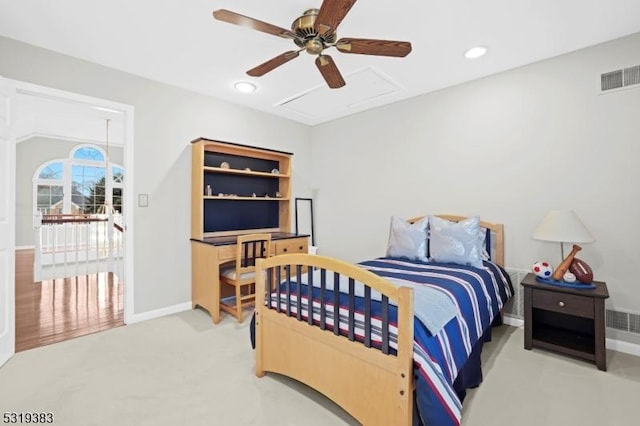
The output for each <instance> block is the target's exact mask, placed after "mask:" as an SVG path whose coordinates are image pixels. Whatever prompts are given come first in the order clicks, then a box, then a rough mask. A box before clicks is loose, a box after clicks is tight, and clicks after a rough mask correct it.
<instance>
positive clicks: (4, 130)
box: [0, 76, 16, 367]
mask: <svg viewBox="0 0 640 426" xmlns="http://www.w3.org/2000/svg"><path fill="white" fill-rule="evenodd" d="M0 94H1V95H2V96H0V132H1V134H0V138H1V139H2V141H1V142H0V144H1V146H0V156H2V158H1V159H0V160H2V161H0V162H1V163H2V167H3V173H1V175H0V180H1V181H0V185H1V186H0V193H2V194H3V200H0V237H1V238H2V240H0V367H2V366H3V365H4V364H5V363H6V362H7V361H8V360H10V359H11V357H12V356H13V355H14V353H15V348H16V345H15V340H16V339H15V337H16V336H15V335H16V333H15V332H16V326H15V298H16V296H15V276H16V275H15V246H16V245H15V230H16V227H15V222H16V221H15V217H16V215H15V190H16V188H15V179H16V178H15V176H16V160H15V158H16V146H15V136H14V134H13V121H14V120H13V110H14V108H15V105H14V104H15V98H16V91H15V87H14V84H13V82H12V81H8V79H6V78H3V77H2V76H0Z"/></svg>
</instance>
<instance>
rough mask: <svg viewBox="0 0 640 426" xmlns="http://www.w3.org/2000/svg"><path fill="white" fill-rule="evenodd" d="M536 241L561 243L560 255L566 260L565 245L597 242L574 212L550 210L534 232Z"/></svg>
mask: <svg viewBox="0 0 640 426" xmlns="http://www.w3.org/2000/svg"><path fill="white" fill-rule="evenodd" d="M532 237H533V238H534V239H536V240H542V241H554V242H559V243H560V253H561V255H562V257H561V258H560V259H564V243H591V242H593V241H595V239H594V238H593V235H591V232H589V230H588V229H587V228H586V226H584V224H583V223H582V221H581V220H580V218H579V217H578V215H577V214H576V213H575V212H574V211H573V210H550V211H549V212H548V213H547V215H546V216H545V217H544V219H542V222H540V225H538V227H537V228H536V230H535V231H534V233H533V235H532Z"/></svg>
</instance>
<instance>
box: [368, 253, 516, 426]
mask: <svg viewBox="0 0 640 426" xmlns="http://www.w3.org/2000/svg"><path fill="white" fill-rule="evenodd" d="M360 265H361V266H363V267H365V268H366V269H369V270H371V271H372V272H374V273H376V274H378V275H381V276H383V277H389V278H402V279H408V280H411V281H414V282H415V283H417V284H422V285H429V286H431V287H434V288H437V289H438V290H440V291H442V292H443V293H444V294H447V295H448V296H449V297H450V298H451V299H452V300H453V301H454V303H455V304H456V306H457V307H458V313H457V315H456V316H455V317H454V318H453V319H452V320H451V321H449V322H448V323H447V324H446V325H445V326H444V328H442V329H441V330H440V332H438V333H437V334H434V335H432V334H431V333H430V332H429V331H428V329H427V328H426V327H425V326H424V324H422V322H421V321H419V320H417V319H416V321H415V323H414V355H413V359H414V365H415V367H414V371H415V373H416V405H417V412H418V416H419V418H418V419H414V423H417V424H424V425H435V426H446V425H459V424H460V419H461V411H462V402H461V401H460V399H459V398H458V396H457V394H456V392H455V390H454V388H453V382H454V381H455V379H456V377H457V376H458V373H459V372H460V370H461V369H462V367H463V366H464V365H465V362H466V361H467V359H468V358H469V355H470V354H471V351H472V350H473V348H474V347H475V345H476V343H478V341H479V340H480V339H481V337H482V336H483V334H484V333H485V331H486V330H487V329H488V328H489V327H490V326H491V323H492V322H493V320H494V319H495V318H496V316H498V315H499V314H500V310H501V309H502V307H503V306H504V303H505V302H506V301H507V300H508V299H509V298H510V297H511V296H512V295H513V287H512V285H511V281H510V280H509V276H508V275H507V274H506V273H505V272H504V270H502V269H501V268H499V267H498V266H497V265H495V264H493V263H491V262H486V261H485V262H484V267H483V268H474V267H471V266H461V265H453V264H444V263H423V262H419V261H409V260H406V259H394V258H380V259H375V260H371V261H366V262H362V263H361V264H360ZM403 271H404V272H403ZM416 272H419V273H418V274H416ZM416 421H417V422H416Z"/></svg>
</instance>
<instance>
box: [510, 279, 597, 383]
mask: <svg viewBox="0 0 640 426" xmlns="http://www.w3.org/2000/svg"><path fill="white" fill-rule="evenodd" d="M593 283H594V284H595V285H596V288H594V289H585V290H582V289H573V288H566V287H560V286H554V285H551V284H543V283H540V282H538V281H536V276H535V275H534V274H527V276H526V277H525V278H524V279H523V280H522V282H521V283H520V284H521V285H522V286H524V348H525V349H531V348H534V347H536V348H543V349H548V350H552V351H555V352H559V353H562V354H566V355H570V356H573V357H577V358H582V359H586V360H589V361H592V362H595V364H596V365H597V366H598V368H599V369H600V370H603V371H606V370H607V355H606V350H605V323H604V318H605V317H604V300H605V299H607V298H608V297H609V291H608V290H607V284H606V283H604V282H602V281H594V282H593Z"/></svg>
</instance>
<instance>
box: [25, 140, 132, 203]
mask: <svg viewBox="0 0 640 426" xmlns="http://www.w3.org/2000/svg"><path fill="white" fill-rule="evenodd" d="M106 158H107V154H106V153H105V152H104V151H103V150H102V149H101V148H99V147H96V146H93V145H78V146H76V147H74V148H73V149H72V150H71V153H70V155H69V158H66V159H57V160H53V161H48V162H46V163H44V164H42V165H41V166H40V167H39V168H38V170H36V173H35V176H34V180H33V184H34V198H35V199H34V210H35V211H39V212H41V213H43V214H94V213H97V212H98V210H99V209H100V207H101V206H102V205H104V204H105V203H111V205H112V206H113V207H114V209H115V211H116V212H118V213H122V207H123V205H122V200H123V193H122V191H123V187H124V169H123V168H122V167H121V166H120V165H117V164H113V163H111V162H110V163H109V165H110V168H109V170H108V169H106V168H105V159H106Z"/></svg>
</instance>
